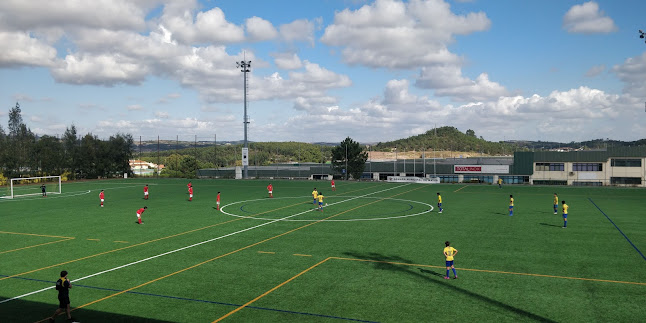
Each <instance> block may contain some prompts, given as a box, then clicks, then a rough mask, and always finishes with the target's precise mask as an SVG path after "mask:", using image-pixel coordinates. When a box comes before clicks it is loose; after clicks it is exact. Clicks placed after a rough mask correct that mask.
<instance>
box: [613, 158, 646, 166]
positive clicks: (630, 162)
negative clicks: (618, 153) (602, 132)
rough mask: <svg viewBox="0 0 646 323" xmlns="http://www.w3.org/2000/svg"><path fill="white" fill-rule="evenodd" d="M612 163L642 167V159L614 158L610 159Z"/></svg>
mask: <svg viewBox="0 0 646 323" xmlns="http://www.w3.org/2000/svg"><path fill="white" fill-rule="evenodd" d="M610 164H611V165H612V167H642V160H641V159H619V158H613V159H611V160H610Z"/></svg>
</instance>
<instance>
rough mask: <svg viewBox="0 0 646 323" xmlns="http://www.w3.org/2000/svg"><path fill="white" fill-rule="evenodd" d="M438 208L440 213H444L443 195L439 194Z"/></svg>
mask: <svg viewBox="0 0 646 323" xmlns="http://www.w3.org/2000/svg"><path fill="white" fill-rule="evenodd" d="M437 207H438V208H439V209H440V212H438V213H442V195H440V193H439V192H438V193H437Z"/></svg>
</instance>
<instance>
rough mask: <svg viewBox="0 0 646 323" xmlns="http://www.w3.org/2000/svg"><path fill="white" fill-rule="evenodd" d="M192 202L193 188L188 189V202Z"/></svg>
mask: <svg viewBox="0 0 646 323" xmlns="http://www.w3.org/2000/svg"><path fill="white" fill-rule="evenodd" d="M192 200H193V186H189V187H188V201H189V202H190V201H192Z"/></svg>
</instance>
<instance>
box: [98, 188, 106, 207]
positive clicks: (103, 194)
mask: <svg viewBox="0 0 646 323" xmlns="http://www.w3.org/2000/svg"><path fill="white" fill-rule="evenodd" d="M104 199H105V193H104V192H103V190H101V193H99V200H101V207H103V201H104Z"/></svg>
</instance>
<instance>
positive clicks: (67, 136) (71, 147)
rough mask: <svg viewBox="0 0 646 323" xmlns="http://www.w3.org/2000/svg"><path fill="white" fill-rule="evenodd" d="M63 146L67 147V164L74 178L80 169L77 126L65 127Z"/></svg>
mask: <svg viewBox="0 0 646 323" xmlns="http://www.w3.org/2000/svg"><path fill="white" fill-rule="evenodd" d="M63 148H65V165H66V166H67V167H68V169H69V171H70V173H71V175H72V178H73V179H74V178H76V174H77V172H78V170H79V167H78V166H79V139H78V135H77V133H76V127H75V126H74V125H73V124H72V126H71V127H69V128H67V129H65V133H64V134H63Z"/></svg>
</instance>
